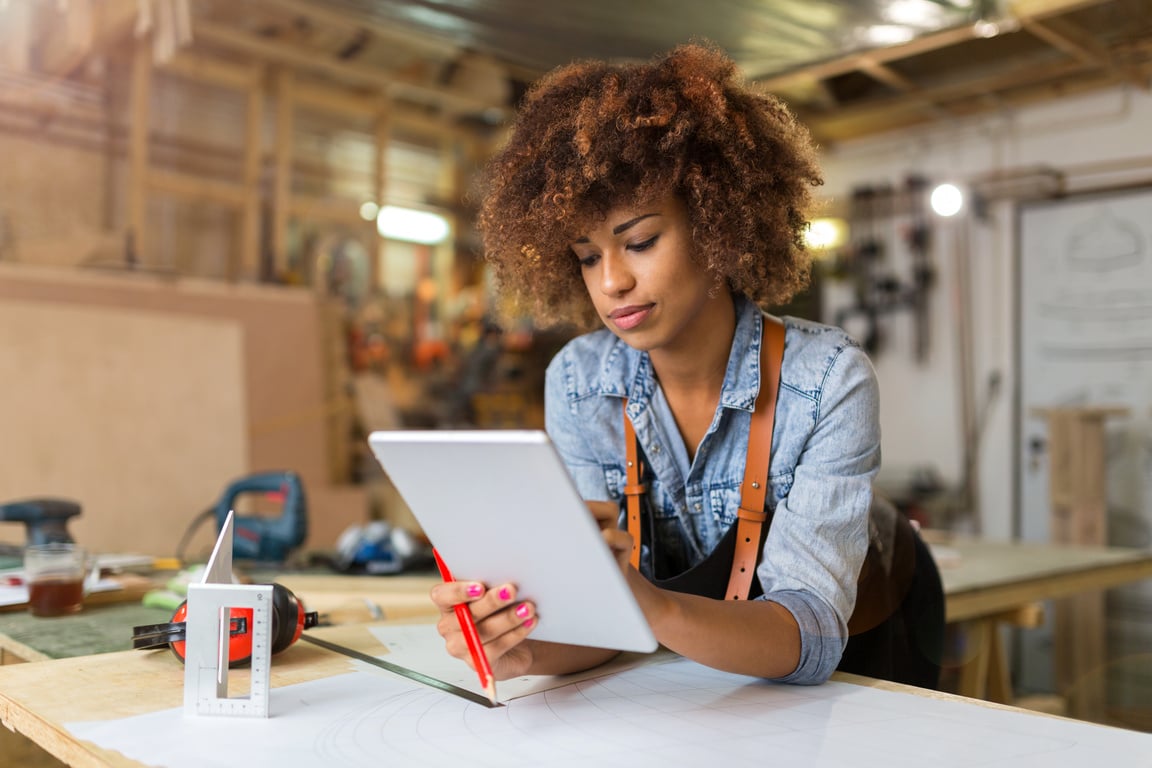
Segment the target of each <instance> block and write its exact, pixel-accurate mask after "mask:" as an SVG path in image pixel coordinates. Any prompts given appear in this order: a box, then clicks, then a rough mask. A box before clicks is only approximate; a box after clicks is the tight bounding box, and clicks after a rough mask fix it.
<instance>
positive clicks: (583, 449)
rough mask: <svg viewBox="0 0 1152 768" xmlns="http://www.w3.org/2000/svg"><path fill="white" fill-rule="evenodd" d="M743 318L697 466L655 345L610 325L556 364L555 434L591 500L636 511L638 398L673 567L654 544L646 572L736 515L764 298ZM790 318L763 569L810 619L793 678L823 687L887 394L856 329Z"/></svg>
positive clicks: (657, 511)
mask: <svg viewBox="0 0 1152 768" xmlns="http://www.w3.org/2000/svg"><path fill="white" fill-rule="evenodd" d="M736 313H737V318H736V332H735V335H734V337H733V342H732V349H731V352H730V353H729V357H728V367H727V370H726V372H725V375H724V384H723V388H722V390H721V394H720V402H719V404H718V406H717V409H716V413H715V415H714V416H713V418H712V424H711V426H710V427H709V428H708V431H707V433H706V434H705V435H704V438H703V439H702V440H701V442H700V445H699V446H698V447H697V449H696V454H695V458H694V459H693V460H692V461H691V462H690V461H689V460H688V451H687V449H686V448H685V446H684V441H683V439H682V438H681V436H680V433H679V431H678V429H677V427H676V422H675V420H674V418H673V416H672V412H671V410H670V409H669V407H668V404H667V402H666V401H665V399H664V396H663V393H662V392H661V390H660V386H659V384H658V383H657V381H656V378H655V374H654V371H653V369H652V363H651V361H650V359H649V357H648V354H647V353H646V352H638V351H636V350H634V349H632V348H631V347H629V346H628V345H627V344H625V343H624V342H622V341H620V340H619V339H618V338H616V336H614V335H613V334H612V333H611V332H610V331H608V330H607V329H602V330H598V331H594V332H592V333H589V334H586V335H583V336H580V337H577V338H575V339H573V340H572V341H570V342H568V344H566V345H565V346H564V348H563V349H561V350H560V352H559V353H557V355H556V357H555V358H554V359H553V360H552V362H551V364H550V365H549V366H548V371H547V378H546V384H545V422H546V429H547V431H548V434H549V436H550V438H551V439H552V441H553V443H554V444H555V446H556V448H557V450H558V451H559V453H560V455H561V457H562V458H563V460H564V462H565V464H566V465H567V467H568V471H569V472H570V473H571V475H572V478H573V480H574V481H575V484H576V487H577V489H578V490H579V492H580V494H581V496H582V497H583V498H584V499H585V500H587V501H603V500H614V501H618V502H619V503H620V504H621V514H622V515H623V508H624V493H623V489H624V485H625V467H624V461H625V460H624V450H625V449H624V426H623V407H622V401H621V398H624V397H627V398H628V414H629V416H630V417H631V420H632V423H633V426H634V427H635V430H636V437H637V440H638V442H639V445H640V449H641V451H642V455H643V459H644V462H645V464H646V465H647V466H648V467H649V470H648V477H647V480H646V482H647V483H648V499H649V504H648V509H649V513H650V514H651V515H652V517H653V520H652V525H653V536H654V537H655V539H656V546H655V550H656V556H657V558H659V559H660V560H661V561H662V562H656V563H653V562H652V554H653V553H652V552H650V551H648V548H647V547H646V548H645V551H644V552H643V553H642V559H641V572H643V573H644V574H645V575H646V576H648V577H650V578H651V577H652V575H653V574H654V573H655V574H656V575H658V576H660V577H661V578H666V577H668V576H672V575H675V574H676V573H677V572H679V571H680V570H682V569H684V568H687V567H691V566H693V565H695V564H696V563H698V562H700V561H701V560H703V559H704V558H705V557H707V555H708V553H709V552H711V551H712V549H713V547H715V546H716V544H717V543H718V542H719V541H720V539H721V538H722V537H723V535H724V532H725V531H726V530H727V528H728V526H729V525H731V524H732V522H733V521H734V520H735V519H736V512H737V508H738V507H739V504H740V482H741V480H742V479H743V474H744V457H745V454H746V452H747V445H748V429H749V424H750V420H751V413H752V410H753V408H754V404H755V401H756V394H757V393H758V392H759V388H760V345H761V340H762V333H763V316H762V314H761V311H760V310H759V308H758V307H756V305H755V304H753V303H752V302H750V301H747V300H745V299H743V298H740V297H737V299H736ZM783 320H784V324H785V352H784V363H783V371H782V373H781V381H780V393H779V397H778V400H777V404H776V417H775V428H774V430H773V435H772V455H771V464H770V468H769V485H770V488H769V492H768V494H767V505H768V507H769V508H770V509H771V510H773V511H774V520H773V522H772V525H771V528H770V529H769V533H768V537H767V539H766V541H765V543H764V551H763V553H762V558H761V561H760V565H759V566H758V568H757V571H756V575H757V577H758V578H759V579H760V584H761V586H762V588H763V590H764V597H763V598H762V599H766V600H771V601H773V602H776V603H779V604H781V605H782V606H784V607H785V608H786V609H788V610H789V611H790V612H791V613H792V615H793V616H795V617H796V621H797V623H798V624H799V626H800V637H801V650H800V662H799V664H798V665H797V667H796V669H795V670H794V671H793V672H791V673H790V674H788V675H786V676H784V677H782V678H778V679H779V681H780V682H789V683H804V684H814V683H821V682H823V681H825V680H826V679H827V678H828V676H829V675H831V674H832V672H833V671H834V670H835V668H836V666H837V664H839V662H840V657H841V655H842V653H843V651H844V645H845V643H846V642H847V637H848V630H847V622H848V617H849V616H850V615H851V613H852V609H853V606H854V605H855V601H856V578H857V575H858V574H859V572H860V567H861V564H862V563H863V561H864V554H865V552H866V550H867V547H868V506H869V504H870V502H871V498H872V478H873V477H874V475H875V474H876V471H877V470H878V469H879V466H880V427H879V397H878V388H877V384H876V375H875V372H874V370H873V368H872V364H871V362H870V361H869V360H868V357H867V356H866V355H865V353H864V352H863V351H862V350H861V349H860V347H859V346H858V345H857V344H856V343H855V342H854V341H853V340H852V339H851V338H849V337H848V335H847V334H845V332H844V331H842V330H840V329H839V328H833V327H830V326H825V325H821V324H818V323H813V322H810V321H807V320H801V319H797V318H791V317H785V318H783ZM662 570H663V571H665V572H666V573H663V574H662V573H661V571H662ZM765 650H766V652H770V651H771V649H765Z"/></svg>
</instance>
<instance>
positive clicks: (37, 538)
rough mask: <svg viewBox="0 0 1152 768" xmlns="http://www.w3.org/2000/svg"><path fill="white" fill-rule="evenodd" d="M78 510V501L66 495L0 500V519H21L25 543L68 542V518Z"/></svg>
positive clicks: (10, 520)
mask: <svg viewBox="0 0 1152 768" xmlns="http://www.w3.org/2000/svg"><path fill="white" fill-rule="evenodd" d="M79 514H80V505H79V504H78V503H76V502H75V501H70V500H68V499H54V498H34V499H24V500H22V501H13V502H9V503H7V504H0V522H16V523H24V525H25V527H26V528H27V537H28V542H27V543H28V544H54V543H57V542H62V543H65V544H68V543H71V542H72V537H71V536H70V535H69V533H68V521H69V520H70V519H71V518H73V517H76V516H77V515H79Z"/></svg>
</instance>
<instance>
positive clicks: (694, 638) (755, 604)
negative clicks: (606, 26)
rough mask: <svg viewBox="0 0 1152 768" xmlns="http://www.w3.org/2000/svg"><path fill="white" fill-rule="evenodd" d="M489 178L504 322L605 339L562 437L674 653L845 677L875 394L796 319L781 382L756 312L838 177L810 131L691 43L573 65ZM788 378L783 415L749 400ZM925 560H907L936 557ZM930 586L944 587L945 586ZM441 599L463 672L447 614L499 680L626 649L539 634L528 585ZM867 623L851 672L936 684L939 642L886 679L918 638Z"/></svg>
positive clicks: (535, 101)
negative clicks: (576, 327)
mask: <svg viewBox="0 0 1152 768" xmlns="http://www.w3.org/2000/svg"><path fill="white" fill-rule="evenodd" d="M485 181H486V185H485V197H484V200H483V205H482V209H481V213H480V218H479V223H480V229H481V232H482V234H483V236H484V244H485V250H486V256H487V258H488V259H489V260H490V262H491V263H492V264H493V266H494V269H495V275H496V278H497V280H498V284H499V286H500V287H501V289H502V292H503V294H504V295H505V297H506V298H508V299H509V309H511V310H512V311H524V310H527V311H530V312H532V313H533V315H534V316H535V317H536V318H537V319H538V320H540V321H542V322H548V321H575V322H582V323H585V324H587V325H589V326H592V325H597V324H598V325H600V326H601V328H600V330H596V331H593V332H590V333H588V334H586V335H583V336H580V337H578V338H576V339H574V340H573V341H572V342H570V343H569V344H568V345H567V346H566V347H565V348H564V349H563V350H561V352H560V353H559V354H558V355H557V356H556V358H555V359H554V360H553V362H552V363H551V365H550V366H549V369H548V373H547V381H546V393H545V406H546V426H547V431H548V433H549V435H550V437H551V439H552V441H553V442H554V444H555V445H556V447H557V449H558V450H559V452H560V454H561V455H562V457H563V459H564V461H565V463H566V465H567V467H568V469H569V471H570V473H571V474H572V477H573V479H574V480H575V482H576V485H577V487H578V489H579V490H580V492H581V494H582V496H583V497H584V498H585V499H586V500H587V501H588V504H589V507H590V509H591V510H592V512H593V514H594V515H595V516H596V517H597V519H598V520H599V522H600V524H601V528H602V530H603V533H604V538H605V540H606V542H607V543H608V545H609V546H610V547H611V548H612V549H613V551H614V553H615V554H616V556H617V558H618V559H619V561H620V563H621V567H622V568H623V569H624V571H625V574H626V578H627V580H628V583H629V585H630V587H631V588H632V591H633V593H634V594H635V596H636V599H637V601H638V603H639V604H640V606H641V608H642V609H643V611H644V614H645V616H646V618H647V619H648V621H649V623H650V625H651V627H652V629H653V632H654V634H655V635H656V638H657V639H658V640H659V641H660V643H661V644H662V645H664V646H665V647H667V648H669V649H671V650H672V651H675V652H677V653H680V654H682V655H684V656H686V657H688V658H691V659H694V660H696V661H698V662H701V663H703V664H707V665H709V666H713V667H716V668H719V669H723V670H727V671H731V672H737V673H743V674H749V675H756V676H760V677H764V678H770V679H774V680H778V681H782V682H793V683H819V682H822V681H824V680H826V679H827V678H828V676H829V675H830V674H831V673H832V672H833V670H835V669H837V667H838V666H841V668H848V667H844V666H843V665H842V660H844V659H845V658H848V657H846V656H845V644H846V642H847V640H848V636H849V621H850V617H852V616H853V611H854V608H855V603H856V598H857V585H858V578H859V577H860V575H861V569H862V566H863V564H864V562H865V556H866V553H868V552H869V541H870V538H869V534H870V529H871V530H872V532H873V534H875V533H876V529H877V527H878V526H877V524H876V519H878V518H877V516H876V515H873V520H872V521H871V522H870V516H869V508H870V505H871V504H872V491H871V481H872V478H873V476H874V475H875V473H876V471H877V469H878V467H879V464H880V434H879V428H878V393H877V385H876V379H875V375H874V372H873V369H872V367H871V364H870V363H869V361H868V359H867V357H866V356H865V354H864V353H863V352H862V351H861V350H860V348H859V347H858V346H857V345H856V344H855V343H854V342H853V341H852V340H851V339H849V338H848V337H847V336H846V335H845V334H844V333H843V332H842V331H840V330H839V329H835V328H831V327H826V326H822V325H818V324H816V323H812V322H806V321H802V320H797V319H791V318H786V319H784V324H783V334H782V336H783V338H784V347H785V349H786V354H784V360H783V365H782V368H781V366H780V364H779V363H774V362H773V361H772V360H771V358H770V356H768V355H767V352H766V351H767V350H768V348H769V346H770V340H771V337H772V333H774V332H775V331H774V329H776V328H780V327H781V326H780V324H779V323H778V321H776V320H775V319H773V318H771V317H769V316H766V315H764V314H763V313H762V311H761V309H760V307H761V306H765V307H766V306H772V305H779V304H781V303H783V302H785V301H787V300H788V299H789V298H790V297H791V296H793V295H794V294H795V293H796V292H797V291H798V290H800V289H802V288H803V287H804V286H805V285H806V281H807V276H808V268H809V262H808V258H807V256H806V254H805V253H804V248H803V240H802V236H803V232H804V228H805V227H806V222H807V215H808V211H809V208H810V204H811V188H812V187H813V186H815V185H817V184H820V183H821V178H820V172H819V169H818V167H817V163H816V158H815V150H814V148H813V146H812V144H811V142H810V140H809V137H808V135H807V132H806V131H805V130H804V129H803V128H802V127H801V126H800V125H799V124H798V123H797V122H796V121H795V120H794V118H793V117H792V115H791V114H790V113H789V112H788V111H787V109H786V108H785V107H784V106H783V105H782V104H781V103H780V102H779V101H777V100H776V99H774V98H772V97H771V96H767V95H762V94H757V93H755V92H754V91H752V90H750V89H749V88H746V87H745V86H744V85H743V84H742V83H740V82H739V80H738V78H737V76H736V70H735V66H734V64H733V62H732V61H731V60H730V59H729V58H728V57H727V56H726V55H724V54H723V53H722V52H720V51H719V50H717V49H715V48H712V47H709V46H702V45H688V46H682V47H679V48H677V49H675V50H673V51H671V52H670V53H669V54H667V55H666V56H663V57H661V58H659V59H657V60H655V61H653V62H651V63H649V64H643V65H628V66H619V67H618V66H610V65H608V64H605V63H600V62H587V63H578V64H574V65H571V66H568V67H564V68H561V69H559V70H557V71H555V72H553V73H552V74H551V75H549V76H547V77H545V78H544V79H543V80H541V81H540V82H539V83H537V84H536V85H535V86H534V88H533V89H532V91H531V92H530V93H529V94H528V95H527V97H526V99H525V102H524V105H523V106H522V108H521V110H520V112H519V115H518V118H517V121H516V124H515V126H514V129H513V132H512V135H511V138H510V140H509V142H508V144H507V145H506V146H505V147H504V148H503V150H502V151H501V152H500V153H499V154H498V155H497V156H496V157H495V158H494V159H493V161H492V162H491V164H490V165H489V168H488V173H487V177H486V180H485ZM762 352H763V353H764V354H763V355H762ZM777 384H778V387H779V394H778V397H776V398H775V402H772V400H771V399H769V398H767V397H764V398H761V399H760V400H759V401H758V400H757V396H758V395H759V394H760V393H761V391H765V392H771V391H774V389H775V387H776V386H777ZM773 408H774V418H775V425H774V427H769V429H768V433H767V434H768V435H770V437H765V438H762V439H760V440H757V438H756V434H758V433H757V432H756V431H755V429H753V428H752V427H751V424H752V423H753V416H752V414H753V413H754V412H757V411H759V412H760V413H761V415H764V414H766V413H773ZM750 431H751V434H750ZM768 443H770V444H771V452H770V470H769V469H768V468H767V467H765V473H766V476H767V481H768V487H767V488H766V489H764V490H762V491H760V493H762V494H765V492H766V497H761V499H760V500H758V501H756V502H755V503H754V504H753V505H752V506H753V507H759V510H760V512H759V513H755V511H754V514H760V515H761V517H763V513H769V514H770V515H771V517H770V518H769V519H767V520H765V521H764V523H763V525H762V526H761V528H760V532H761V533H760V534H758V535H759V538H757V537H756V536H753V537H752V539H755V542H762V544H760V545H759V546H758V547H757V546H756V545H755V543H753V545H752V546H753V547H754V556H753V562H752V568H754V570H755V577H754V578H751V586H750V591H749V588H747V587H746V588H745V592H746V594H737V595H735V596H736V597H742V598H749V597H751V598H755V599H735V600H732V599H728V600H725V599H718V598H723V597H725V596H727V597H732V596H733V595H726V589H728V588H729V587H730V585H729V583H728V573H729V568H728V566H729V564H730V563H732V561H733V558H734V556H735V555H734V554H733V551H732V550H733V547H735V546H736V544H734V543H733V542H735V540H736V536H735V529H736V521H737V518H738V512H739V509H740V508H741V506H745V507H748V502H747V499H746V498H745V499H744V500H743V502H742V493H743V492H749V493H750V491H747V489H748V487H750V486H758V485H759V483H754V482H753V483H746V482H744V472H745V468H746V465H747V466H748V467H751V466H752V464H753V463H754V462H753V459H752V458H751V457H750V458H749V459H748V461H746V460H745V457H746V456H751V454H754V453H757V452H761V453H762V452H763V451H761V450H759V449H757V448H756V446H761V447H765V446H766V445H767V444H768ZM633 446H634V448H633ZM630 451H631V453H630ZM630 459H631V460H630ZM763 461H764V463H765V464H767V462H768V459H767V457H765V458H764V460H763ZM633 467H635V469H636V471H635V473H633V474H631V475H630V473H629V470H630V469H632V468H633ZM630 495H631V496H633V497H634V500H633V501H628V500H626V497H628V496H630ZM630 504H635V505H636V506H635V507H633V510H635V515H632V514H630V513H629V512H628V510H629V505H630ZM542 513H544V512H543V511H542ZM633 517H634V518H635V519H632V518H633ZM626 518H627V519H628V520H627V522H628V524H627V525H625V520H626ZM887 520H888V525H889V527H892V526H895V525H896V524H897V523H899V524H901V525H904V526H906V522H902V521H899V520H895V518H894V517H893V516H891V515H889V516H888V518H887ZM894 520H895V522H893V521H894ZM621 525H623V526H624V527H620V526H621ZM879 527H880V528H883V527H884V523H883V522H881V524H880V525H879ZM764 531H767V536H766V538H765V537H764V536H763V532H764ZM746 538H747V537H746ZM873 538H876V537H875V535H874V536H873ZM888 540H889V541H894V539H893V538H892V537H889V539H888ZM909 541H911V539H909ZM562 545H563V544H562V543H561V542H557V543H556V544H555V546H562ZM914 545H915V546H914V547H912V546H911V545H909V546H908V547H905V548H904V549H901V550H900V551H901V553H902V555H901V557H903V556H904V555H908V556H909V558H911V555H909V553H910V552H911V551H912V550H913V549H916V550H917V551H919V552H920V553H921V554H923V553H924V552H925V551H926V550H924V549H923V545H922V544H920V543H919V542H918V541H916V542H914ZM890 552H891V548H889V553H890ZM919 559H920V560H930V558H926V557H923V556H921V557H920V558H919ZM909 562H911V559H909ZM717 563H718V564H719V566H718V569H717V568H716V567H714V566H716V565H717ZM757 563H758V564H757ZM919 565H920V570H919V571H918V573H923V572H925V571H926V570H928V571H931V572H930V573H928V576H930V577H934V576H935V572H934V571H932V570H931V569H930V563H920V564H919ZM732 570H733V571H735V570H736V569H732ZM717 574H720V575H717ZM574 577H578V576H577V575H574ZM733 578H735V577H733ZM928 581H929V582H931V579H929V580H928ZM917 582H918V583H923V582H924V579H918V580H917ZM862 583H863V582H861V584H862ZM736 591H737V592H739V591H740V590H739V589H736ZM929 592H930V594H929V597H931V596H932V595H931V593H932V592H934V593H935V594H937V595H938V592H939V582H938V581H936V582H935V583H934V585H933V584H931V583H929ZM905 593H908V594H909V596H910V597H911V596H915V595H919V594H920V593H919V591H918V589H912V590H911V591H909V590H908V589H907V583H905V584H904V587H903V588H902V591H901V595H900V597H899V598H898V599H897V600H896V601H895V602H896V603H897V604H899V603H901V601H902V600H903V599H904V594H905ZM921 597H923V596H922V595H921ZM432 599H433V600H434V602H436V604H437V605H438V606H439V607H440V609H441V610H442V611H443V617H442V619H441V621H440V623H439V629H440V632H441V634H442V635H443V636H444V638H445V641H446V644H447V648H448V650H449V652H450V653H452V654H453V655H455V656H457V657H459V658H462V659H468V652H467V648H466V644H465V642H464V640H463V639H462V637H461V636H460V632H459V627H458V625H457V622H456V620H455V618H454V615H453V613H452V609H453V606H454V605H456V604H458V603H461V602H467V603H468V604H469V606H470V608H471V610H472V613H473V615H474V617H475V618H476V620H477V624H478V627H479V631H480V635H481V638H482V639H483V641H484V645H485V649H486V651H487V653H488V656H489V659H490V661H491V662H492V666H493V669H494V671H495V674H496V677H497V678H498V679H506V678H509V677H514V676H517V675H522V674H535V673H546V674H555V673H565V672H572V671H577V670H581V669H586V668H589V667H592V666H594V665H597V664H599V663H602V662H603V661H605V660H607V659H609V658H610V657H611V656H612V655H613V654H612V652H610V651H606V650H602V649H594V648H579V647H570V646H563V645H558V644H550V643H543V642H539V641H534V640H532V639H531V635H532V630H533V627H534V626H535V625H536V621H537V616H536V614H535V606H534V605H532V604H531V603H530V602H522V601H518V600H517V597H516V585H514V584H501V585H483V584H478V583H475V582H467V581H463V582H454V583H451V584H444V585H439V586H437V587H436V588H435V589H434V590H433V592H432ZM905 602H906V601H905ZM922 612H923V611H921V613H922ZM890 613H892V611H886V613H885V616H884V617H882V618H884V619H887V614H890ZM941 614H942V610H941V608H940V605H939V601H938V600H937V605H935V607H933V606H931V605H930V606H929V608H928V610H927V613H926V614H924V615H926V616H927V617H928V619H927V621H928V624H929V625H930V626H931V627H935V626H936V625H937V624H939V619H940V616H941ZM917 616H918V617H919V614H917ZM539 618H540V620H541V621H546V620H547V617H539ZM916 621H919V618H917V619H916ZM875 625H876V622H872V624H871V626H870V627H866V628H868V629H872V628H875V629H873V632H872V633H873V634H875V633H876V632H878V631H880V630H881V629H882V630H883V632H882V634H883V640H882V641H881V643H880V647H879V648H878V649H877V648H873V647H872V645H874V643H870V642H864V641H862V642H861V643H859V644H857V645H859V649H860V650H859V652H858V653H856V656H862V657H863V659H864V662H866V663H860V664H854V665H851V667H852V669H853V671H860V672H864V673H871V674H875V675H877V676H885V677H890V678H901V679H906V681H908V682H916V683H919V684H926V685H934V684H935V673H936V671H937V670H936V667H935V666H934V664H935V661H934V660H933V659H935V658H938V652H937V651H935V650H932V651H928V652H927V655H928V656H929V657H932V658H929V659H928V662H929V663H928V664H927V666H926V667H925V668H924V669H921V668H920V667H917V669H916V674H915V675H912V676H909V675H902V674H896V673H893V674H885V672H886V671H891V664H892V660H893V658H896V657H901V656H902V655H906V654H907V653H908V652H909V649H910V646H911V645H917V644H919V643H920V639H918V638H916V637H912V638H911V640H909V639H908V638H906V637H905V635H906V634H907V632H905V629H907V628H906V627H905V626H904V625H903V624H902V625H901V626H899V627H893V625H892V622H890V621H886V622H885V623H884V626H883V627H879V628H876V627H875ZM894 631H896V632H898V633H899V634H900V635H901V637H900V639H899V643H898V644H897V646H893V643H892V634H893V632H894ZM933 631H934V630H933ZM862 634H864V635H867V634H869V633H868V632H864V633H862ZM938 637H939V635H938V634H937V635H936V636H935V638H930V640H931V641H932V642H933V643H935V642H936V640H938ZM854 643H855V641H854ZM850 650H851V649H850ZM915 651H916V652H917V653H920V654H921V655H924V654H923V652H922V651H921V650H920V649H918V648H917V649H915ZM933 654H937V655H935V656H933ZM878 655H883V656H884V657H885V658H884V659H883V661H882V663H879V664H874V663H871V659H872V658H873V657H877V656H878ZM897 660H899V659H898V658H897ZM911 678H914V679H911Z"/></svg>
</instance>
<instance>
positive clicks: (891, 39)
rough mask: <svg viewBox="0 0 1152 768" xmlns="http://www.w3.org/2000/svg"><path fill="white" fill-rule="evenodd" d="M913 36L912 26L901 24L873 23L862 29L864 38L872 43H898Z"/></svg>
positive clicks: (914, 34) (906, 40)
mask: <svg viewBox="0 0 1152 768" xmlns="http://www.w3.org/2000/svg"><path fill="white" fill-rule="evenodd" d="M915 36H916V33H915V32H914V31H913V30H912V28H911V27H906V26H904V25H903V24H873V25H872V26H870V27H868V28H867V29H865V30H864V38H865V39H866V40H867V41H868V42H869V43H871V44H873V45H899V44H900V43H906V42H908V41H909V40H911V39H912V38H913V37H915Z"/></svg>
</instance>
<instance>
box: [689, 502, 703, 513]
mask: <svg viewBox="0 0 1152 768" xmlns="http://www.w3.org/2000/svg"><path fill="white" fill-rule="evenodd" d="M692 509H694V510H696V511H697V512H699V511H700V510H701V509H703V507H701V506H700V504H698V503H697V504H693V505H692Z"/></svg>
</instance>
